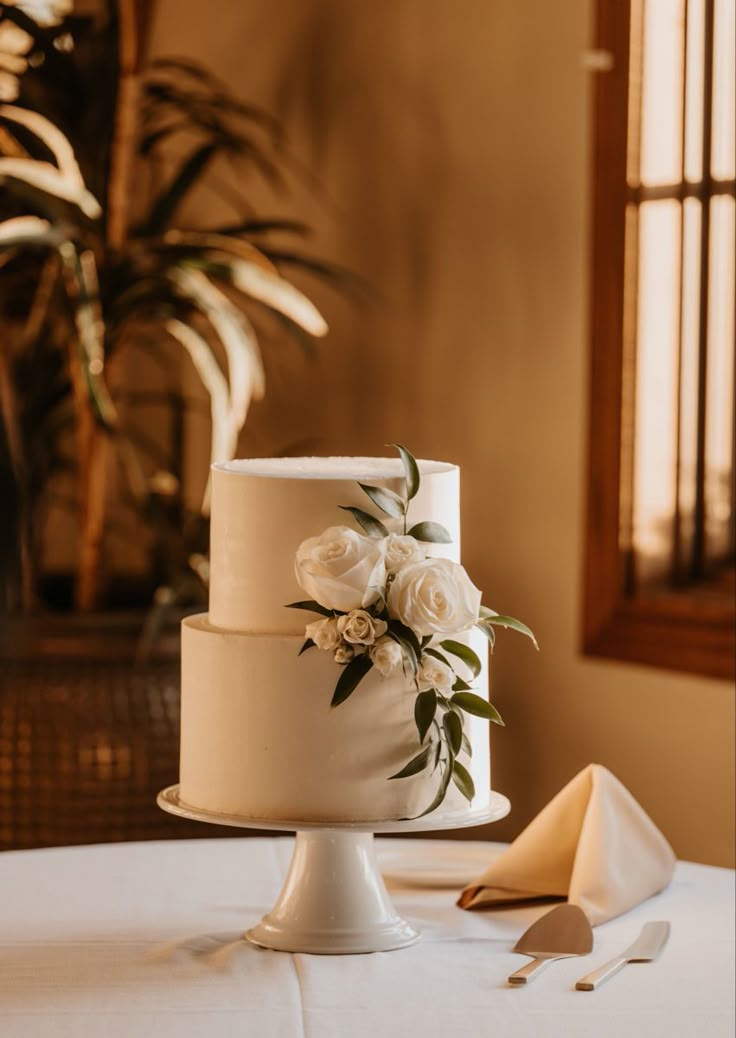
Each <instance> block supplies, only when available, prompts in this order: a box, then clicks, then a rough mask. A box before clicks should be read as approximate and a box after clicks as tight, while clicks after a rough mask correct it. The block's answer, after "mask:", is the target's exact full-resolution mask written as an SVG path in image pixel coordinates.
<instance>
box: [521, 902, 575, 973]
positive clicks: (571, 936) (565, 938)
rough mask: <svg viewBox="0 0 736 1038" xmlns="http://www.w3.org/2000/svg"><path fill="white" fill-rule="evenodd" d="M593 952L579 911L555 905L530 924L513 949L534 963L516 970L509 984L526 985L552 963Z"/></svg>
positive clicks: (566, 906)
mask: <svg viewBox="0 0 736 1038" xmlns="http://www.w3.org/2000/svg"><path fill="white" fill-rule="evenodd" d="M592 950H593V931H592V930H591V928H590V923H589V922H588V918H587V916H586V915H585V912H583V910H582V908H578V906H577V905H558V906H557V908H553V909H552V911H551V912H548V913H547V914H546V915H544V916H542V918H541V919H537V921H536V923H532V925H531V926H530V927H529V929H528V930H527V931H526V933H524V934H522V935H521V937H520V938H519V940H518V941H517V942H516V945H515V946H514V951H515V952H519V954H520V955H531V956H532V959H533V961H532V962H528V963H527V964H526V966H522V967H521V969H518V970H516V972H515V973H512V974H511V976H510V977H509V984H526V983H528V981H530V980H531V979H532V977H535V976H536V975H537V973H539V971H540V970H541V969H542V968H543V967H544V966H546V965H547V963H548V962H552V961H553V959H567V958H569V957H570V956H572V955H589V954H590V952H591V951H592Z"/></svg>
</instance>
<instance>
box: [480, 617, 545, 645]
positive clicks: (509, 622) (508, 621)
mask: <svg viewBox="0 0 736 1038" xmlns="http://www.w3.org/2000/svg"><path fill="white" fill-rule="evenodd" d="M482 623H483V624H484V625H485V624H489V625H493V626H494V627H508V628H509V629H510V630H512V631H518V632H519V634H525V635H526V636H527V638H531V641H532V644H533V645H534V648H535V649H539V646H538V645H537V639H536V638H535V637H534V632H533V631H531V630H530V628H528V627H527V625H526V624H523V623H522V622H521V620H515V619H514V618H513V616H500V615H499V614H498V613H496V614H495V615H493V616H486V617H484V618H483V620H482Z"/></svg>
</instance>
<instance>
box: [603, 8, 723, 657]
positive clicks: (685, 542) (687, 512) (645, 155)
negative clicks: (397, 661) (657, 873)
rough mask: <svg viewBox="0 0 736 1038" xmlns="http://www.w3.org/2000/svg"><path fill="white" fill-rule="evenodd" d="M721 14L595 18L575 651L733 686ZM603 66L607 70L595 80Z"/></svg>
mask: <svg viewBox="0 0 736 1038" xmlns="http://www.w3.org/2000/svg"><path fill="white" fill-rule="evenodd" d="M735 6H736V4H735V2H734V0H630V2H629V0H598V4H597V26H596V34H597V39H596V47H597V49H598V50H599V51H600V52H601V53H600V55H599V58H600V60H599V62H598V64H599V66H600V67H601V68H602V69H603V71H600V72H598V73H597V74H596V84H595V101H594V119H595V129H594V169H593V173H594V192H593V195H594V197H593V207H594V211H593V244H592V248H593V257H592V296H591V334H592V348H591V391H590V456H589V499H588V522H587V527H588V530H587V532H588V539H587V558H586V575H585V616H584V648H585V651H586V652H588V653H590V654H593V655H602V656H608V657H614V658H618V659H627V660H632V661H639V662H643V663H651V664H654V665H656V666H660V667H668V668H672V669H678V670H685V671H691V672H696V673H701V674H707V675H711V676H714V677H733V676H734V669H735V665H734V655H735V652H736V638H735V636H734V623H735V615H734V614H735V609H734V436H735V433H734V286H735V285H736V266H735V263H734V244H735V242H736V227H735V222H734V211H735V207H736V203H735V201H734V178H735V171H734V166H735V154H736V145H735V143H734V127H735V125H736V115H735V113H734V96H735V94H736V87H735V85H734V65H735V60H734V48H735V47H736V32H735V26H734V8H735ZM609 66H610V67H609Z"/></svg>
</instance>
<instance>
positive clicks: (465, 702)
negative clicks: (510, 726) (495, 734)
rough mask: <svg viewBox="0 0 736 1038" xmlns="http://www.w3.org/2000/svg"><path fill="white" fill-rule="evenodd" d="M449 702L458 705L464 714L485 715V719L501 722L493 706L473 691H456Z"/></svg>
mask: <svg viewBox="0 0 736 1038" xmlns="http://www.w3.org/2000/svg"><path fill="white" fill-rule="evenodd" d="M450 702H451V703H454V704H455V706H459V707H460V709H461V710H464V711H465V713H466V714H474V715H475V716H476V717H485V719H486V720H487V721H494V722H495V723H496V724H500V725H502V724H503V721H502V720H501V715H500V714H499V712H498V710H496V708H495V706H493V704H492V703H489V702H488V700H487V699H482V698H481V696H477V695H476V694H475V692H456V693H455V695H454V696H453V697H452V698H451V700H450Z"/></svg>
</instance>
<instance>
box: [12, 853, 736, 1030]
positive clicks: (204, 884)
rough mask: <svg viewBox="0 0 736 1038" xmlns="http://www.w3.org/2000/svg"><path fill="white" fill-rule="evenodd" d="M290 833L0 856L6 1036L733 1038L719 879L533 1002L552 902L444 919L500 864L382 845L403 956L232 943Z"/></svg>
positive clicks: (710, 873) (669, 903) (676, 898)
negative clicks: (660, 946)
mask: <svg viewBox="0 0 736 1038" xmlns="http://www.w3.org/2000/svg"><path fill="white" fill-rule="evenodd" d="M292 847H293V840H292V838H290V837H271V838H261V837H246V838H235V839H228V840H221V839H220V840H208V839H204V840H192V841H189V840H182V841H168V842H154V843H131V844H109V845H100V846H90V847H71V848H55V849H50V850H35V851H15V852H5V853H4V854H2V855H0V1034H2V1038H30V1036H33V1038H41V1036H47V1035H48V1036H53V1038H87V1036H90V1038H97V1036H99V1035H102V1034H104V1035H105V1036H106V1038H133V1036H135V1038H147V1036H149V1035H156V1038H174V1036H176V1038H189V1036H190V1035H191V1036H195V1035H196V1036H200V1035H203V1034H205V1035H207V1038H220V1036H222V1038H233V1036H235V1035H258V1036H259V1038H271V1036H274V1038H346V1036H348V1035H349V1036H350V1038H362V1036H363V1035H366V1036H371V1038H375V1036H376V1035H380V1036H381V1038H394V1036H395V1038H406V1036H408V1035H414V1034H417V1035H422V1038H434V1036H437V1038H464V1036H467V1038H479V1036H482V1035H492V1036H493V1038H505V1036H509V1038H548V1036H556V1038H557V1036H559V1038H592V1036H595V1038H607V1036H612V1038H613V1036H616V1038H620V1036H625V1038H638V1036H642V1038H693V1036H696V1035H697V1036H698V1038H727V1036H728V1038H732V1036H733V1033H734V985H733V977H734V873H733V872H731V871H730V870H727V869H718V868H711V867H708V866H705V865H694V864H691V863H688V862H680V863H679V864H678V866H677V871H676V873H675V878H674V880H673V882H672V884H671V885H670V887H669V888H668V889H667V890H666V891H664V892H663V893H662V894H660V895H659V896H658V897H656V898H653V899H651V900H650V901H647V902H645V903H644V904H643V905H640V906H639V907H638V908H636V909H634V910H633V911H631V912H629V913H627V914H626V915H625V916H622V917H620V918H619V919H615V920H612V921H611V922H609V923H607V924H605V925H604V926H601V927H598V928H596V930H595V931H594V933H595V947H594V950H593V953H592V954H591V955H590V956H587V957H585V958H582V959H568V960H564V961H561V962H558V963H553V964H552V965H550V966H549V967H548V969H547V970H546V971H545V972H544V973H543V974H542V976H540V977H539V978H538V979H537V980H535V981H534V983H533V984H531V985H529V987H528V988H516V987H510V986H509V985H507V983H506V978H507V976H508V975H509V974H510V973H511V972H512V971H513V970H514V969H516V968H517V967H518V966H520V965H522V964H523V963H524V962H525V961H526V960H525V959H523V958H522V957H520V956H518V955H514V954H513V953H512V951H511V948H512V947H513V945H514V943H515V941H516V940H517V938H518V937H519V935H520V934H521V933H522V932H523V930H525V929H526V927H527V926H529V924H530V923H531V922H532V921H533V920H534V919H536V918H538V917H539V916H540V915H542V914H543V913H544V912H546V911H548V909H549V906H548V905H528V906H526V907H522V908H506V909H502V910H496V911H493V912H465V911H462V910H461V909H459V908H457V907H456V906H455V900H456V898H457V894H458V891H459V889H460V888H461V887H462V885H463V884H464V883H465V882H466V881H467V880H470V879H472V878H474V877H475V876H476V875H477V874H478V873H479V872H481V871H482V870H483V868H484V867H485V865H486V864H487V863H488V862H489V861H490V860H491V859H492V857H493V856H494V855H496V854H498V853H499V851H500V850H501V849H502V845H501V844H494V843H486V842H479V841H465V840H463V841H451V840H434V839H431V840H427V839H395V838H381V839H379V841H378V858H379V863H380V865H381V869H382V872H383V874H384V878H385V880H386V883H387V886H388V889H389V891H390V893H391V895H392V899H393V901H394V903H395V904H396V906H397V908H398V910H399V911H400V912H401V914H402V915H404V916H406V917H407V918H408V919H409V920H410V921H413V922H414V923H415V924H416V925H417V926H418V928H419V929H420V930H421V932H422V934H423V937H422V940H421V941H419V942H418V943H417V944H415V945H412V946H410V947H408V948H405V949H403V950H400V951H391V952H386V953H376V954H370V955H340V956H324V955H306V954H298V955H294V954H290V953H285V952H275V951H268V950H264V949H260V948H257V947H255V946H254V945H252V944H249V943H248V942H246V941H245V940H244V939H243V936H242V935H243V932H244V931H245V930H246V929H247V928H248V927H249V926H251V925H252V924H253V923H254V922H255V921H257V920H258V919H260V917H261V916H262V915H263V913H264V912H265V911H266V910H267V909H268V908H269V906H270V905H271V904H272V903H273V901H274V899H275V898H276V896H277V895H278V893H279V890H280V888H281V885H282V883H283V880H284V876H285V872H286V869H287V867H288V863H289V860H290V858H291V852H292ZM654 919H667V920H669V921H670V922H671V924H672V935H671V937H670V941H669V944H668V946H667V947H666V949H665V950H664V953H663V955H662V957H661V959H660V960H659V961H658V962H656V963H652V964H646V965H645V964H641V965H631V966H627V967H626V968H625V969H624V970H623V971H622V972H621V973H620V974H619V975H618V976H616V977H615V978H614V979H612V980H611V981H610V982H609V983H607V984H606V985H604V986H603V987H602V988H600V989H599V990H598V991H595V992H591V993H587V992H580V991H575V989H574V985H575V980H576V979H577V978H578V977H580V976H582V975H583V974H584V973H587V972H589V971H590V970H591V969H593V968H594V966H596V965H600V964H601V963H603V962H604V961H605V960H606V959H608V958H611V957H612V956H613V955H614V954H616V953H617V952H618V951H620V950H622V949H623V948H625V947H626V946H627V945H628V944H630V943H631V941H632V940H633V939H634V938H635V937H636V935H637V934H638V932H639V930H640V929H641V926H642V925H643V923H644V922H647V921H648V920H654Z"/></svg>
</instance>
